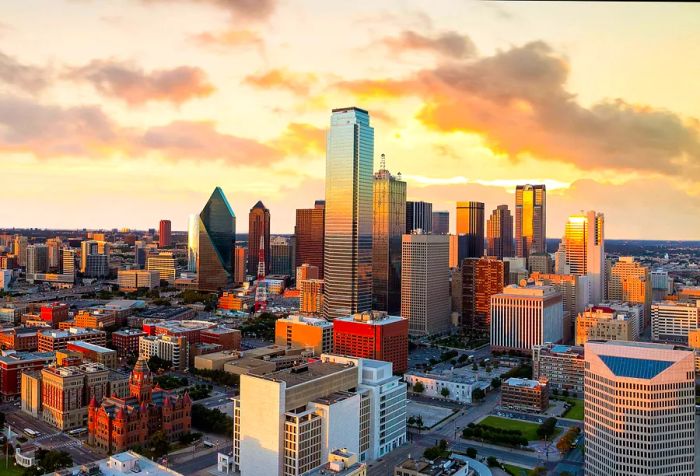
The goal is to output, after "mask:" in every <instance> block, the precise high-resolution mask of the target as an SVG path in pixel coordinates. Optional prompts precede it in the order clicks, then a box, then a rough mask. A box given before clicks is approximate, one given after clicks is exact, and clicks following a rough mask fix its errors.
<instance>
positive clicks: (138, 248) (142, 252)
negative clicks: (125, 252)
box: [134, 240, 146, 269]
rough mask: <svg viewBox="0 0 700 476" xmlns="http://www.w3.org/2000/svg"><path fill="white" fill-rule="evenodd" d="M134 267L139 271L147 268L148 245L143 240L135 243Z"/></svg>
mask: <svg viewBox="0 0 700 476" xmlns="http://www.w3.org/2000/svg"><path fill="white" fill-rule="evenodd" d="M134 265H135V266H136V267H137V268H139V269H141V268H143V267H144V266H146V243H144V242H143V241H141V240H136V241H134Z"/></svg>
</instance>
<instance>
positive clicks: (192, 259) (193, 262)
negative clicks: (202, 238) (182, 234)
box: [187, 213, 199, 272]
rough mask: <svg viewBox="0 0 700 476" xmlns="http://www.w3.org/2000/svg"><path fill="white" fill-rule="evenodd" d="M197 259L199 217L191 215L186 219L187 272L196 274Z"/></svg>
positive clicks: (194, 214)
mask: <svg viewBox="0 0 700 476" xmlns="http://www.w3.org/2000/svg"><path fill="white" fill-rule="evenodd" d="M198 259H199V216H197V214H196V213H193V214H191V215H190V216H189V218H188V219H187V271H191V272H197V260H198Z"/></svg>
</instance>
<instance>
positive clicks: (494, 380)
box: [491, 377, 501, 389]
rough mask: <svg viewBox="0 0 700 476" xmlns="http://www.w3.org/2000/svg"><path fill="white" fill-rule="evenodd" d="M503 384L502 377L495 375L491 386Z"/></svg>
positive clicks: (495, 386)
mask: <svg viewBox="0 0 700 476" xmlns="http://www.w3.org/2000/svg"><path fill="white" fill-rule="evenodd" d="M500 386H501V379H500V378H498V377H494V378H492V379H491V388H493V389H497V388H500Z"/></svg>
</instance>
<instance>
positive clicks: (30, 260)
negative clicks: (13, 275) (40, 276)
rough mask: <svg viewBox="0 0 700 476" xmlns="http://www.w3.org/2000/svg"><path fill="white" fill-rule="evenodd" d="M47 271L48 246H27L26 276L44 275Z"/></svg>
mask: <svg viewBox="0 0 700 476" xmlns="http://www.w3.org/2000/svg"><path fill="white" fill-rule="evenodd" d="M48 270H49V248H48V246H46V245H38V244H37V245H29V246H27V274H28V275H29V274H37V273H46V272H47V271H48Z"/></svg>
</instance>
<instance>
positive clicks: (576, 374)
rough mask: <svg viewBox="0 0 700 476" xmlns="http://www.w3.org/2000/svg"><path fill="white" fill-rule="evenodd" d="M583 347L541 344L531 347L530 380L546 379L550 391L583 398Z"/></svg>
mask: <svg viewBox="0 0 700 476" xmlns="http://www.w3.org/2000/svg"><path fill="white" fill-rule="evenodd" d="M583 364H584V358H583V347H574V346H568V345H559V344H542V345H535V346H533V347H532V378H533V379H535V380H540V379H542V378H546V379H547V382H548V384H549V387H550V389H552V390H557V391H559V392H563V391H565V390H566V391H567V392H570V393H573V394H575V396H583V370H584V366H583Z"/></svg>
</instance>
